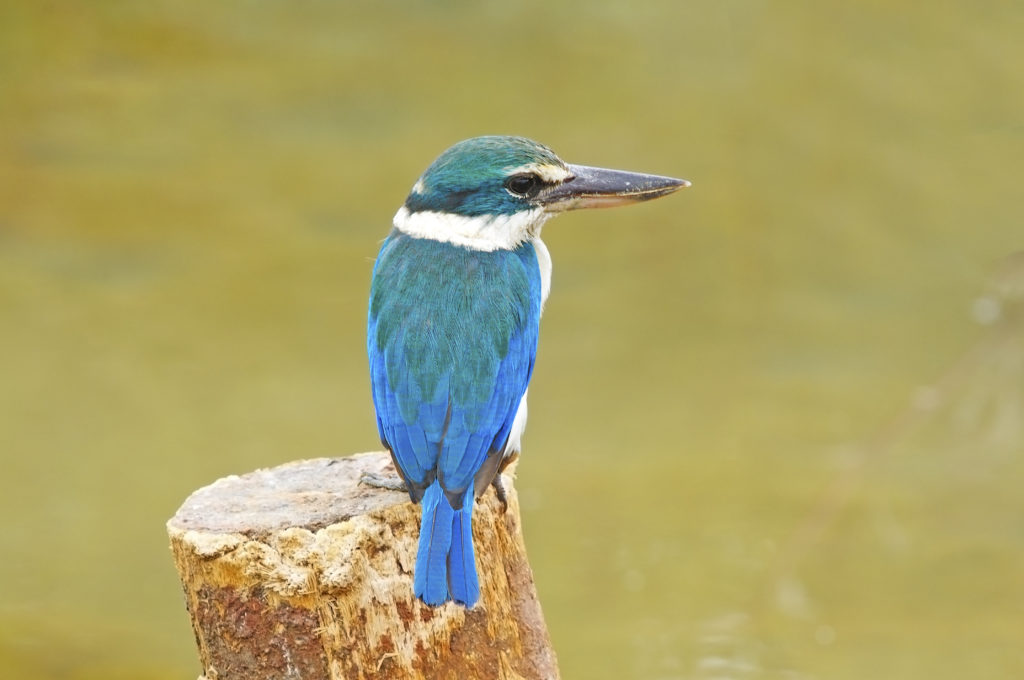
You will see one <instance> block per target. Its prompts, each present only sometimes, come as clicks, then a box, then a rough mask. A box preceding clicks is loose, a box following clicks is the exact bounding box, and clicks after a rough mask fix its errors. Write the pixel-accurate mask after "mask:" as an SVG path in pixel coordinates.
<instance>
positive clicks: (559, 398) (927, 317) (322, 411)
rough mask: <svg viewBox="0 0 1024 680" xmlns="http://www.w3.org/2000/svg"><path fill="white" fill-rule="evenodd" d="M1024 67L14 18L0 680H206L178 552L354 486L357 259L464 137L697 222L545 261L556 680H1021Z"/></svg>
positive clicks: (203, 20) (637, 219)
mask: <svg viewBox="0 0 1024 680" xmlns="http://www.w3.org/2000/svg"><path fill="white" fill-rule="evenodd" d="M829 4H832V5H834V6H828V5H829ZM1022 35H1024V5H1021V4H1020V3H1008V2H996V1H994V0H986V1H982V2H966V1H965V2H941V1H940V2H937V3H929V4H927V5H925V4H922V3H911V2H864V3H816V4H815V3H799V2H791V1H787V2H777V3H766V2H757V1H754V0H727V1H725V2H723V1H721V0H715V1H710V0H704V1H700V2H689V3H681V2H674V1H673V2H667V1H666V2H655V3H620V2H607V3H606V2H582V1H579V2H566V3H543V2H521V3H494V2H488V3H468V2H456V1H450V2H444V3H437V4H436V5H427V4H420V3H408V2H405V3H387V2H378V3H370V2H366V3H355V2H343V3H329V2H288V3H284V2H256V1H250V2H243V1H240V0H233V1H231V2H219V3H200V2H170V1H157V2H146V3H143V2H138V3H130V2H106V3H71V2H45V3H44V2H28V0H12V1H11V2H6V3H4V4H3V5H2V7H0V324H2V325H0V457H2V458H0V461H2V469H0V545H2V559H0V667H2V668H4V669H7V670H5V672H4V673H3V677H10V678H27V679H31V680H35V679H57V678H61V679H73V680H79V679H85V678H104V679H109V678H152V679H161V680H162V679H165V678H166V679H171V678H175V679H181V678H191V677H195V675H196V674H197V673H198V672H199V667H198V664H197V662H196V654H195V651H194V649H193V640H192V634H191V631H190V629H189V625H188V621H187V617H186V614H185V611H184V607H183V604H182V600H181V596H180V591H179V586H178V583H177V577H176V575H175V573H174V571H173V568H172V564H171V559H170V555H169V553H168V550H167V547H166V540H165V535H164V528H163V523H164V521H165V520H166V519H167V518H168V517H169V516H170V515H171V514H172V513H173V512H174V510H175V509H176V507H177V506H178V504H179V503H180V502H181V501H182V500H183V499H184V498H185V496H186V495H187V494H188V493H189V492H191V491H192V490H193V489H195V488H197V487H198V486H201V485H204V484H206V483H209V482H210V481H212V480H213V479H215V478H217V477H219V476H222V475H225V474H230V473H237V472H244V471H247V470H250V469H253V468H256V467H261V466H269V465H274V464H277V463H280V462H284V461H287V460H291V459H295V458H302V457H315V456H325V455H341V454H345V453H351V452H357V451H363V450H369V449H374V448H377V446H378V444H377V442H376V432H375V426H374V422H373V416H372V408H371V404H370V400H369V396H368V380H367V377H366V375H365V373H366V369H365V359H364V354H363V352H364V350H363V332H364V315H365V311H364V309H365V307H364V306H365V299H366V295H367V289H368V282H369V274H370V268H371V264H372V258H373V256H374V254H375V252H376V248H377V245H378V242H379V240H380V239H381V238H383V236H384V234H385V233H386V231H387V229H388V224H389V221H390V218H391V216H392V214H393V213H394V211H395V209H396V208H397V207H398V205H399V204H400V203H401V201H402V200H403V198H404V196H405V194H406V192H407V191H408V189H409V187H410V186H411V184H412V182H413V181H414V180H415V179H416V177H417V176H418V174H419V173H420V172H421V171H422V170H423V168H425V167H426V165H427V163H429V161H430V160H431V159H432V158H433V157H434V156H435V155H437V154H438V153H439V152H440V151H442V150H443V149H444V148H445V147H447V146H448V145H449V144H451V143H452V142H454V141H457V140H459V139H461V138H464V137H468V136H472V135H476V134H483V133H516V134H525V135H528V136H531V137H534V138H536V139H539V140H541V141H544V142H546V143H548V144H549V145H551V146H553V147H554V148H555V149H556V150H557V151H558V152H559V153H560V154H561V155H562V156H563V157H564V158H566V159H567V160H569V161H571V162H578V163H585V164H590V165H606V166H612V167H623V168H627V169H635V170H644V171H649V172H655V173H661V174H671V175H677V176H681V177H686V178H688V179H690V180H692V181H693V182H694V186H693V187H692V188H691V189H688V190H686V191H685V192H683V193H681V194H678V195H675V196H672V197H670V198H667V199H663V200H659V201H656V202H654V203H651V204H647V205H643V206H638V207H634V208H630V209H628V210H627V209H623V210H616V211H603V212H595V213H589V214H582V213H579V214H572V215H569V216H565V217H561V218H559V219H557V220H555V221H554V222H552V223H550V224H549V225H548V226H547V227H546V229H545V240H546V241H547V243H548V245H549V247H550V249H551V252H552V254H553V257H554V262H555V266H554V285H553V293H552V295H551V299H550V301H549V303H548V306H547V309H546V312H545V318H544V324H543V329H542V333H541V348H540V355H539V358H538V364H537V372H536V375H535V379H534V383H533V388H532V389H531V392H530V407H531V409H530V411H531V413H530V426H529V428H528V431H527V435H526V439H525V451H524V457H523V462H522V464H521V465H520V468H519V481H518V488H519V491H520V494H521V498H522V502H523V511H524V524H525V530H526V538H527V544H528V546H529V549H530V555H531V561H532V564H533V567H534V570H535V575H536V580H537V584H538V588H539V591H540V595H541V598H542V602H543V604H544V609H545V613H546V615H547V618H548V623H549V626H550V629H551V634H552V638H553V641H554V644H555V647H556V649H557V652H558V655H559V660H560V663H561V667H562V672H563V675H564V677H566V678H572V679H575V678H596V679H603V678H608V679H611V678H652V679H656V680H669V679H677V678H686V679H700V680H710V679H712V678H716V679H725V678H786V679H790V680H793V679H803V678H823V679H825V678H840V679H845V678H849V679H851V680H852V679H863V678H928V679H939V678H942V679H945V678H949V679H958V680H959V679H961V678H1019V677H1024V500H1022V498H1024V494H1022V491H1021V489H1022V488H1024V460H1022V454H1024V310H1022V305H1024V302H1022V300H1024V256H1021V255H1019V254H1018V255H1017V256H1016V257H1012V255H1013V254H1014V253H1015V252H1017V253H1019V252H1020V251H1021V250H1022V249H1024V191H1022V189H1021V180H1022V176H1024V172H1022V171H1024V68H1022V66H1021V65H1022V64H1024V40H1022V39H1021V36H1022ZM1007 258H1008V259H1007Z"/></svg>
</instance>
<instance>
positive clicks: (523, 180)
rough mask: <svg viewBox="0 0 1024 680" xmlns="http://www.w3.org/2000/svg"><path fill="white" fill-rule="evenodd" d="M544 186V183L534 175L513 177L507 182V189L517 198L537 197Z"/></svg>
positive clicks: (527, 174)
mask: <svg viewBox="0 0 1024 680" xmlns="http://www.w3.org/2000/svg"><path fill="white" fill-rule="evenodd" d="M542 184H543V182H541V179H540V178H539V177H537V175H535V174H533V173H523V174H521V175H512V176H511V177H509V178H508V179H507V180H505V188H506V189H508V190H509V191H510V192H511V193H513V194H515V195H516V196H520V197H522V198H530V197H532V196H536V195H537V192H538V191H540V187H541V185H542Z"/></svg>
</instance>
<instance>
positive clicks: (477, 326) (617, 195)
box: [367, 135, 689, 608]
mask: <svg viewBox="0 0 1024 680" xmlns="http://www.w3.org/2000/svg"><path fill="white" fill-rule="evenodd" d="M686 186H689V182H687V181H686V180H681V179H675V178H672V177H662V176H658V175H648V174H641V173H633V172H625V171H620V170H610V169H604V168H595V167H588V166H583V165H571V164H568V163H566V162H564V161H563V160H562V159H560V158H559V157H558V156H557V155H556V154H555V153H554V152H553V151H552V150H551V149H550V148H548V147H547V146H544V145H543V144H540V143H538V142H535V141H532V140H530V139H527V138H525V137H518V136H505V135H492V136H483V137H474V138H471V139H466V140H463V141H461V142H458V143H457V144H455V145H454V146H452V147H450V148H449V149H447V150H446V151H444V152H443V153H442V154H441V155H440V156H438V157H437V158H436V159H435V160H434V162H433V163H431V164H430V166H429V167H427V169H426V171H425V172H424V173H423V174H422V175H421V176H420V177H419V179H418V180H417V181H416V182H415V184H413V187H412V190H411V191H410V192H409V195H408V197H407V198H406V199H405V202H404V203H403V205H402V206H401V207H400V208H399V209H398V212H397V213H396V214H395V217H394V220H393V224H392V229H391V231H390V233H389V234H388V236H387V237H386V239H385V240H384V241H383V243H382V245H381V247H380V250H379V252H378V254H377V257H376V260H375V262H374V265H373V275H372V281H371V285H370V300H369V309H368V314H367V321H368V323H367V355H368V359H369V368H370V382H371V392H372V397H373V404H374V409H375V411H376V416H377V428H378V432H379V435H380V439H381V443H382V444H383V445H384V447H385V448H386V449H387V450H388V451H389V452H390V454H391V458H392V461H393V462H394V465H395V468H396V469H397V470H398V473H399V476H400V477H401V484H402V486H403V487H404V488H405V489H406V490H407V492H408V494H409V498H410V500H411V501H412V502H413V503H420V504H421V506H422V518H421V523H420V533H419V543H418V548H417V553H416V560H415V564H414V573H413V594H414V596H415V597H416V598H418V599H420V600H422V601H423V602H424V603H425V604H427V605H430V606H439V605H442V604H444V603H445V602H448V601H454V602H455V603H457V604H460V605H463V606H464V607H467V608H471V607H473V606H474V605H475V604H476V602H477V601H478V600H479V598H480V583H479V577H478V574H477V569H476V559H475V555H474V550H473V534H472V515H473V503H474V501H475V499H476V498H477V497H479V496H480V495H481V494H483V492H484V491H486V490H487V488H488V487H489V486H491V485H493V486H494V487H495V490H496V492H497V493H498V495H499V498H500V499H501V500H502V502H503V504H504V502H505V496H504V490H503V488H502V486H501V475H500V472H501V470H503V469H504V467H505V466H506V465H507V464H508V463H509V462H511V461H512V460H514V459H515V458H517V457H518V455H519V452H520V450H521V437H522V434H523V430H524V428H525V426H526V415H527V408H526V397H527V388H528V386H529V383H530V378H531V376H532V375H533V368H534V361H535V358H536V354H537V339H538V333H539V327H540V318H541V311H542V309H543V307H544V303H545V301H546V299H547V297H548V293H549V292H550V289H551V256H550V254H549V252H548V249H547V247H546V246H545V245H544V242H543V241H541V227H542V226H543V225H544V223H545V222H546V221H547V220H548V219H549V218H550V217H552V216H554V215H557V214H558V213H561V212H565V211H567V210H575V209H580V208H601V207H609V206H616V205H623V204H629V203H636V202H639V201H645V200H648V199H652V198H658V197H660V196H665V195H667V194H670V193H672V192H674V191H676V190H678V189H681V188H683V187H686Z"/></svg>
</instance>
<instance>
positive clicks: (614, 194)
mask: <svg viewBox="0 0 1024 680" xmlns="http://www.w3.org/2000/svg"><path fill="white" fill-rule="evenodd" d="M569 171H570V172H571V173H572V175H571V176H570V177H569V178H568V179H566V180H565V181H564V182H561V183H560V184H556V185H555V186H553V187H551V188H549V189H544V190H543V191H541V192H540V193H539V194H538V195H537V199H536V200H537V201H538V202H539V203H540V204H541V205H542V206H543V207H544V209H545V210H546V211H547V212H563V211H565V210H576V209H578V208H610V207H613V206H616V205H625V204H627V203H639V202H640V201H648V200H650V199H652V198H658V197H660V196H667V195H668V194H671V193H672V192H673V191H678V190H679V189H682V188H683V187H688V186H690V183H689V182H687V181H686V180H685V179H676V178H674V177H661V176H660V175H645V174H643V173H639V172H625V171H622V170H606V169H605V168H591V167H588V166H586V165H570V166H569Z"/></svg>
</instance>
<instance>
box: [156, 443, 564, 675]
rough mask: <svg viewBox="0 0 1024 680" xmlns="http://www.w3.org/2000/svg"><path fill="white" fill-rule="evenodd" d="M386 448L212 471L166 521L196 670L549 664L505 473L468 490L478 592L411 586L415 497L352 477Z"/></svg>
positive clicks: (485, 669)
mask: <svg viewBox="0 0 1024 680" xmlns="http://www.w3.org/2000/svg"><path fill="white" fill-rule="evenodd" d="M365 473H370V474H385V475H387V474H391V475H396V473H395V471H394V468H393V466H392V464H391V459H390V457H389V456H388V454H387V453H368V454H360V455H356V456H352V457H350V458H339V459H327V458H322V459H317V460H305V461H298V462H294V463H288V464H286V465H282V466H280V467H276V468H272V469H269V470H257V471H255V472H251V473H249V474H246V475H242V476H231V477H226V478H224V479H221V480H218V481H216V482H214V483H213V484H211V485H210V486H207V487H204V488H202V489H200V490H198V491H196V492H195V493H193V494H192V495H191V496H190V497H189V498H188V499H187V500H186V501H185V503H184V505H182V506H181V508H180V509H179V510H178V512H177V513H176V514H175V515H174V517H173V518H171V520H170V521H169V522H168V523H167V531H168V533H169V534H170V539H171V550H172V552H173V553H174V561H175V564H176V566H177V568H178V573H179V575H180V576H181V581H182V585H183V587H184V591H185V601H186V604H187V606H188V611H189V615H190V616H191V619H192V627H193V629H194V630H195V634H196V643H197V644H198V646H199V657H200V661H201V662H202V665H203V670H204V676H203V677H204V678H206V679H208V680H235V679H238V680H270V679H276V678H282V679H284V678H303V679H304V680H321V679H323V680H327V679H330V680H340V679H341V678H359V679H363V678H367V679H369V678H459V679H463V678H466V679H473V678H488V679H489V678H507V679H520V678H522V679H525V680H534V679H537V680H540V679H544V680H547V679H549V678H557V677H558V668H557V664H556V660H555V653H554V651H553V650H552V648H551V642H550V640H549V639H548V633H547V627H546V625H545V623H544V618H543V615H542V613H541V608H540V603H539V602H538V601H537V591H536V588H535V587H534V583H533V574H532V572H531V571H530V565H529V563H528V562H527V559H526V548H525V545H524V543H523V536H522V532H521V529H520V520H519V503H518V499H517V496H516V493H515V489H514V488H513V487H512V484H511V480H510V479H509V478H507V477H506V479H505V489H506V491H507V495H508V508H507V510H504V509H503V508H502V507H501V503H500V502H499V501H498V500H497V498H496V497H495V494H494V493H493V492H491V491H488V492H487V493H485V494H484V495H483V497H482V498H480V499H479V500H478V501H477V505H476V507H475V509H474V513H473V514H474V517H473V540H474V543H475V546H476V557H477V565H478V569H479V572H480V587H481V588H480V590H481V596H480V602H479V603H478V604H477V605H476V606H475V607H474V608H472V609H469V610H467V609H465V608H464V607H462V606H460V605H456V604H453V603H451V602H449V603H446V604H445V605H443V606H441V607H428V606H426V605H424V604H423V603H422V602H420V601H418V600H416V599H415V598H414V597H413V594H412V570H413V565H414V564H415V561H416V544H417V539H418V536H419V522H420V507H419V506H418V505H413V504H412V503H410V502H409V497H408V495H407V494H405V493H403V492H399V491H387V490H384V489H380V488H377V487H373V486H368V485H366V484H362V483H360V479H361V478H362V476H363V474H365Z"/></svg>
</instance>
